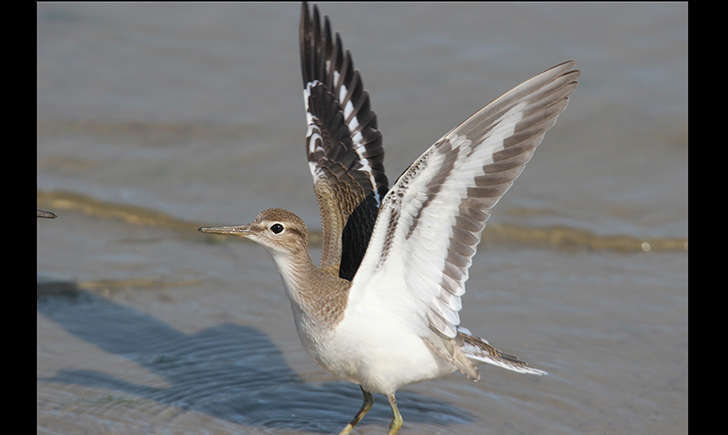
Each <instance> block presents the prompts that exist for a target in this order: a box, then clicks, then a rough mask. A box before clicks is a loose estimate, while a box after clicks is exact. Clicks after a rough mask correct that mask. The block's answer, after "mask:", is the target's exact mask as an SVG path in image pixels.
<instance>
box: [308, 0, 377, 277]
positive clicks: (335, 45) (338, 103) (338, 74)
mask: <svg viewBox="0 0 728 435" xmlns="http://www.w3.org/2000/svg"><path fill="white" fill-rule="evenodd" d="M299 39H300V48H301V72H302V76H303V96H304V102H305V104H306V121H307V123H308V130H307V132H306V154H307V157H308V162H309V168H310V170H311V175H312V176H313V181H314V190H315V192H316V197H317V199H318V202H319V208H320V212H321V224H322V227H323V247H322V249H323V252H322V257H321V267H322V268H323V269H325V270H327V271H330V272H331V273H338V274H339V276H340V277H342V278H345V279H348V280H351V279H352V278H353V276H354V273H355V272H356V270H357V268H358V267H359V264H360V262H361V260H362V258H363V257H364V253H365V251H366V247H367V245H368V243H369V237H370V236H371V232H372V228H373V227H374V223H375V221H376V216H377V212H378V209H379V205H380V204H381V200H382V199H383V198H384V195H385V194H386V193H387V190H388V187H389V184H388V181H387V177H386V176H385V174H384V166H383V160H384V149H383V148H382V135H381V133H380V132H379V131H378V130H377V117H376V115H375V114H374V112H373V111H372V110H371V107H370V102H369V95H368V94H367V92H366V91H365V90H364V87H363V83H362V80H361V75H360V74H359V71H357V70H355V69H354V64H353V62H352V60H351V54H350V53H349V51H348V50H346V51H344V49H343V46H342V44H341V38H340V37H339V34H338V33H336V37H335V39H334V38H332V36H331V26H330V24H329V19H328V17H326V16H325V17H324V23H323V28H322V27H321V20H320V18H319V12H318V8H317V7H316V6H314V7H313V16H310V15H309V9H308V5H307V4H306V3H305V2H304V4H303V8H302V11H301V24H300V38H299Z"/></svg>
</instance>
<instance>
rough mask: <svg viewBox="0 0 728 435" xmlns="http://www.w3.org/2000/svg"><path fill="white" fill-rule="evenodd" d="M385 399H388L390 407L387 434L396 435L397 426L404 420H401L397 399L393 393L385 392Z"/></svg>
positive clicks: (399, 426)
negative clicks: (390, 414) (390, 413)
mask: <svg viewBox="0 0 728 435" xmlns="http://www.w3.org/2000/svg"><path fill="white" fill-rule="evenodd" d="M387 399H388V400H389V405H390V406H391V407H392V423H391V424H390V425H389V432H387V435H396V434H397V432H399V428H401V427H402V423H404V420H402V414H400V413H399V409H398V408H397V399H395V398H394V393H392V394H387Z"/></svg>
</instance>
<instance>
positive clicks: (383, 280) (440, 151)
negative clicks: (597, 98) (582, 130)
mask: <svg viewBox="0 0 728 435" xmlns="http://www.w3.org/2000/svg"><path fill="white" fill-rule="evenodd" d="M573 67H574V62H573V61H568V62H564V63H562V64H559V65H557V66H555V67H553V68H551V69H549V70H547V71H545V72H543V73H541V74H539V75H537V76H535V77H533V78H531V79H530V80H527V81H526V82H524V83H522V84H520V85H518V86H516V87H515V88H513V89H512V90H510V91H509V92H507V93H505V94H503V95H502V96H500V97H499V98H497V99H495V100H494V101H492V102H491V103H490V104H488V105H487V106H485V107H484V108H482V109H481V110H479V111H478V112H476V113H475V114H473V115H472V116H470V117H469V118H468V119H467V120H465V121H464V122H463V123H462V124H460V125H458V126H457V127H456V128H454V129H453V130H451V131H450V132H449V133H447V134H446V135H445V136H443V137H442V138H441V139H440V140H438V141H437V142H436V143H435V144H434V145H432V146H431V147H430V148H429V149H428V150H427V151H425V152H424V153H423V154H422V155H421V156H420V157H419V158H418V159H417V160H415V162H414V163H413V164H412V165H411V166H410V167H409V168H408V169H407V170H406V171H405V172H404V174H402V176H401V177H400V178H399V179H398V180H397V182H396V183H395V184H394V186H392V188H391V190H390V191H389V193H388V194H387V195H386V197H385V198H384V200H383V202H382V206H381V209H380V212H379V216H378V217H377V222H376V224H375V227H374V233H373V234H372V237H371V240H370V243H369V247H368V248H367V252H366V255H365V257H364V260H363V261H362V263H361V266H360V267H359V270H358V272H357V274H356V276H355V277H354V280H353V282H352V287H351V294H350V299H349V304H350V306H351V307H355V308H352V309H357V310H366V309H383V308H382V307H383V306H385V308H384V309H387V310H390V313H391V314H392V315H396V316H404V317H406V320H407V321H408V322H409V323H410V324H411V325H413V327H415V328H420V327H421V328H423V329H421V330H422V333H423V334H424V333H426V331H425V330H424V328H430V329H432V330H435V331H437V332H439V333H440V334H442V335H444V336H446V337H449V338H454V337H455V336H456V335H457V327H458V325H459V324H460V317H459V314H458V312H459V311H460V309H461V308H462V303H461V299H460V298H461V296H462V295H463V294H464V293H465V282H466V281H467V279H468V270H469V268H470V265H471V262H472V257H473V255H474V254H475V251H476V249H477V246H478V243H479V242H480V236H481V233H482V231H483V229H484V228H485V224H486V221H487V220H488V218H489V216H490V212H491V209H492V208H493V207H494V206H495V205H496V204H497V203H498V201H499V200H500V199H501V197H502V196H503V195H504V194H505V192H506V191H507V190H508V189H509V188H510V186H511V185H512V184H513V181H514V180H515V179H516V178H517V177H518V176H519V175H520V173H521V171H523V168H524V166H525V164H526V163H527V162H528V161H529V160H530V159H531V157H532V155H533V153H534V150H535V149H536V147H537V146H538V145H539V144H540V143H541V141H542V140H543V137H544V134H545V133H546V131H548V130H549V129H550V128H551V127H552V126H553V125H554V124H555V122H556V119H557V117H558V115H559V114H560V113H561V111H562V110H564V108H565V107H566V105H567V102H568V97H569V95H570V94H571V92H572V91H573V90H574V88H575V87H576V85H577V79H578V76H579V71H578V70H574V69H573ZM368 307H371V308H368ZM375 307H376V308H375ZM347 309H348V308H347Z"/></svg>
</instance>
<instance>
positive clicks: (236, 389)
mask: <svg viewBox="0 0 728 435" xmlns="http://www.w3.org/2000/svg"><path fill="white" fill-rule="evenodd" d="M38 294H39V298H38V312H39V313H41V314H42V315H43V316H46V317H47V318H49V319H51V320H53V321H54V322H56V323H57V324H59V325H60V326H62V327H63V328H64V329H66V330H67V331H68V332H70V333H71V334H73V335H75V336H76V337H78V338H80V339H82V340H84V341H86V342H88V343H91V344H93V345H95V346H97V347H98V348H100V349H101V350H103V351H104V352H108V353H112V354H115V355H119V356H122V357H124V358H127V359H129V360H132V361H134V362H135V363H137V364H139V365H141V366H143V367H144V368H145V369H147V370H150V371H151V372H153V373H155V374H157V375H159V376H161V377H162V378H163V379H164V380H165V381H166V382H167V384H168V385H169V387H164V388H159V387H151V386H148V385H143V384H136V383H133V382H129V381H126V380H123V379H119V378H117V377H115V376H114V374H113V373H110V372H108V371H105V370H104V368H103V367H99V369H98V370H70V369H62V370H59V371H58V372H57V374H56V375H55V376H53V377H46V378H38V381H39V382H44V383H51V382H55V383H62V384H75V385H83V386H89V387H102V388H106V389H109V390H114V391H119V392H124V393H130V394H133V395H135V396H138V397H139V398H144V399H151V400H153V401H155V402H157V403H159V404H163V405H165V406H169V407H175V408H178V409H181V410H184V411H187V410H196V411H200V412H204V413H206V414H208V415H210V416H214V417H216V418H220V419H224V420H227V421H231V422H235V423H239V424H243V425H248V426H255V427H263V428H274V429H296V430H305V431H313V432H337V431H338V430H340V429H341V428H342V427H343V426H344V425H345V424H346V422H348V420H349V419H350V418H351V417H352V416H353V415H354V413H355V412H356V411H357V409H358V408H359V405H360V404H361V396H360V392H359V389H358V388H357V387H356V386H355V385H354V384H351V383H348V382H325V383H320V384H314V383H306V382H304V380H303V379H302V378H301V377H300V376H299V375H298V374H296V373H295V372H294V371H293V370H291V368H290V367H289V366H288V364H287V363H286V361H285V359H284V358H283V355H282V353H281V351H280V350H279V349H278V348H277V347H276V345H275V344H274V343H273V342H271V340H270V339H269V338H268V336H267V335H266V334H265V333H263V332H261V331H259V330H258V329H256V328H254V327H250V326H242V325H237V324H231V323H222V324H220V325H217V326H215V327H212V328H208V329H205V330H203V331H201V332H198V333H195V334H186V333H184V332H181V331H179V330H176V329H175V328H173V327H171V326H169V325H168V324H166V323H164V322H162V321H160V320H158V319H156V318H154V317H151V316H149V315H147V314H144V313H142V312H140V311H137V310H135V309H133V308H130V307H127V306H123V305H121V304H118V303H116V302H114V301H111V300H109V299H107V298H104V297H102V296H99V295H97V294H94V293H91V292H88V291H85V290H82V289H80V288H79V287H78V286H77V284H76V283H73V282H55V283H53V282H47V283H41V282H39V283H38ZM398 398H399V402H400V409H401V411H402V413H403V414H404V415H405V419H406V421H407V422H410V423H425V424H435V425H449V424H462V423H468V422H471V421H473V416H472V415H471V414H470V413H469V412H467V411H466V410H463V409H460V408H458V407H456V406H454V405H451V404H448V403H444V402H441V401H438V400H433V399H430V398H427V397H423V396H422V395H420V394H417V393H414V392H408V391H402V392H400V393H399V394H398ZM375 400H376V402H375V405H374V408H373V409H372V411H371V412H370V413H369V414H368V415H367V417H366V419H365V420H364V421H363V422H362V423H361V424H362V425H369V424H376V425H381V426H382V427H383V428H384V427H386V425H387V424H389V421H390V419H391V411H390V410H389V407H388V405H387V404H386V400H384V399H383V397H382V396H379V395H378V396H377V397H376V398H375ZM124 409H128V408H122V407H120V408H119V409H118V412H120V413H121V412H124Z"/></svg>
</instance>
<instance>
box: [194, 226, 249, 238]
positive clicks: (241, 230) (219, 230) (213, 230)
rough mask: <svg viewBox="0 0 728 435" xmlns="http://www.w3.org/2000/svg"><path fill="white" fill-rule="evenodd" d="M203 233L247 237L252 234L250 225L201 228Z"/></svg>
mask: <svg viewBox="0 0 728 435" xmlns="http://www.w3.org/2000/svg"><path fill="white" fill-rule="evenodd" d="M199 230H200V231H201V232H203V233H210V234H227V235H231V236H240V237H247V236H248V234H250V225H234V226H227V227H200V228H199Z"/></svg>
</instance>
